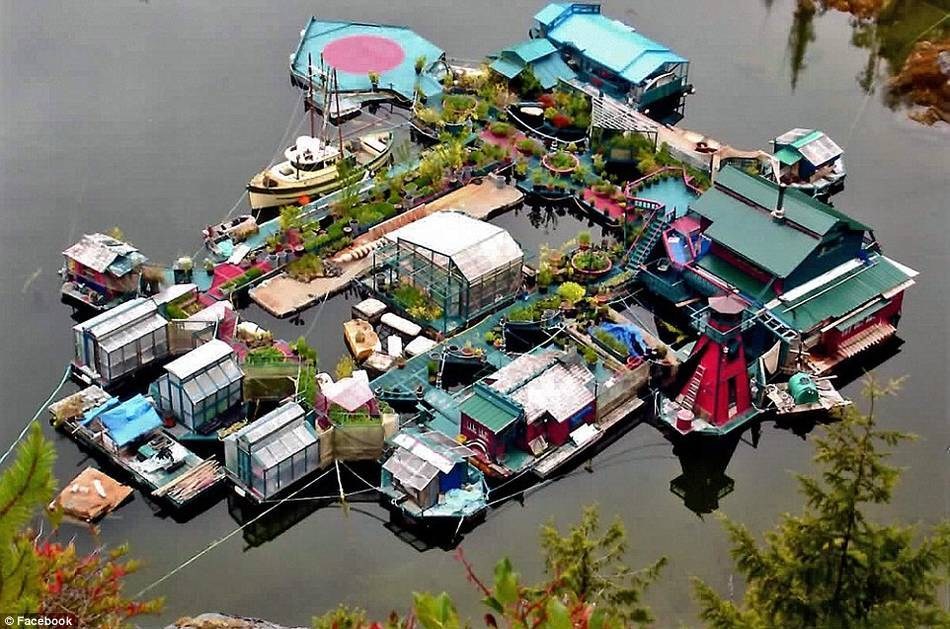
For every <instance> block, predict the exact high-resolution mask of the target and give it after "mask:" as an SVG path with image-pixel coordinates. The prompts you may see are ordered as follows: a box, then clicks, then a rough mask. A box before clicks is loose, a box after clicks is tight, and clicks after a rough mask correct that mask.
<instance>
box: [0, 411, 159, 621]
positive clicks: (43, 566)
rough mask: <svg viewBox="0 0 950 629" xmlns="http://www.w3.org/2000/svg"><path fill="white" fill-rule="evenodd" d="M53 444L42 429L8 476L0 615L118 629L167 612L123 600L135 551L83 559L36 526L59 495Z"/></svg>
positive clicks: (3, 497) (2, 493)
mask: <svg viewBox="0 0 950 629" xmlns="http://www.w3.org/2000/svg"><path fill="white" fill-rule="evenodd" d="M55 460H56V455H55V451H54V449H53V444H52V443H50V442H49V441H48V440H47V439H46V438H45V437H44V436H43V430H42V429H41V428H40V425H39V424H38V423H35V422H34V424H33V426H32V427H31V428H30V431H29V433H28V434H27V437H26V438H25V439H24V441H23V442H22V443H21V444H20V445H19V447H18V449H17V456H16V460H15V461H14V463H13V464H12V465H11V466H10V467H9V468H7V469H6V470H5V471H4V472H3V474H2V475H0V613H3V614H33V613H41V614H48V613H53V612H55V613H69V614H72V615H73V616H75V618H76V620H77V623H78V625H79V626H80V627H103V628H117V627H124V626H127V621H128V620H130V619H132V618H134V617H136V616H140V615H143V614H151V613H155V612H157V611H158V609H159V608H160V607H161V600H158V599H156V600H149V601H135V600H132V599H129V598H128V597H126V596H124V595H123V594H122V585H123V580H124V577H125V576H126V575H128V574H130V573H132V572H134V571H135V570H136V569H137V568H138V563H137V562H136V561H134V560H129V559H126V558H125V556H126V552H127V548H126V547H125V546H120V547H118V548H115V549H113V550H111V551H105V550H103V549H97V550H94V551H93V552H91V553H89V554H82V553H79V552H78V551H77V549H76V546H75V545H74V544H73V542H69V543H66V544H62V543H58V542H55V541H52V540H53V538H54V536H55V534H56V525H57V524H58V520H59V513H58V512H54V513H53V514H52V516H53V517H51V520H52V523H53V531H52V532H51V533H50V534H48V535H37V534H36V533H34V532H33V531H32V530H31V529H30V528H29V524H30V521H31V520H32V519H33V518H34V517H35V516H36V514H37V511H38V510H39V509H41V508H42V507H43V506H45V505H46V504H48V503H49V501H50V499H51V498H52V496H53V492H54V491H55V488H56V483H55V480H54V478H53V463H54V462H55Z"/></svg>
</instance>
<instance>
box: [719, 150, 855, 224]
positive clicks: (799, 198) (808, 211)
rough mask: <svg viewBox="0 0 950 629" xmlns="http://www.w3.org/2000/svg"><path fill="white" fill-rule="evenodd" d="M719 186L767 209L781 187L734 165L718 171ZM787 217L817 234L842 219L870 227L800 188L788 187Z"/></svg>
mask: <svg viewBox="0 0 950 629" xmlns="http://www.w3.org/2000/svg"><path fill="white" fill-rule="evenodd" d="M716 185H717V186H720V187H723V188H728V189H729V190H732V191H733V192H734V193H736V194H738V195H740V196H743V197H745V198H746V199H748V200H749V201H751V202H753V203H755V204H756V205H758V206H760V207H763V208H765V209H768V210H772V209H774V208H775V206H776V204H777V203H778V189H779V186H778V184H777V183H775V182H774V181H770V180H768V179H765V178H764V177H756V176H754V175H750V174H748V173H746V172H744V171H742V170H740V169H738V168H736V167H735V166H726V167H725V168H723V169H722V170H720V171H719V172H718V173H717V174H716ZM782 207H783V209H784V210H785V219H786V220H790V221H792V222H793V223H796V224H798V225H801V226H802V227H804V228H805V229H807V230H809V231H813V232H815V233H816V234H826V233H828V231H829V230H831V228H832V227H834V226H835V224H836V223H838V222H842V223H844V224H845V225H847V226H848V227H849V228H850V229H855V230H868V229H870V227H868V226H867V225H865V224H864V223H862V222H860V221H858V220H855V219H854V218H852V217H850V216H848V215H847V214H845V213H844V212H842V211H840V210H838V209H836V208H834V207H832V206H830V205H828V204H827V203H823V202H822V201H819V200H818V199H815V198H813V197H810V196H808V195H807V194H805V193H804V192H802V191H801V190H797V189H795V188H786V190H785V198H784V200H783V201H782Z"/></svg>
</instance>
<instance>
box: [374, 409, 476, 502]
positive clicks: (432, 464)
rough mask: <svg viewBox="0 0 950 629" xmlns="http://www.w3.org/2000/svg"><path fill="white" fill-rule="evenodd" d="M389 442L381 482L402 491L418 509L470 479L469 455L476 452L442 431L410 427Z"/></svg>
mask: <svg viewBox="0 0 950 629" xmlns="http://www.w3.org/2000/svg"><path fill="white" fill-rule="evenodd" d="M392 443H393V445H394V446H395V449H394V450H393V452H392V454H391V455H390V457H389V458H388V459H387V460H386V462H385V463H383V479H382V484H383V486H384V487H385V486H386V485H391V486H392V487H393V488H394V489H396V490H400V491H402V492H403V493H404V494H405V495H407V496H408V497H409V498H410V499H411V500H412V501H413V502H414V503H416V505H417V506H418V507H419V508H420V509H423V510H424V509H428V508H429V507H431V506H433V505H435V504H436V503H437V502H438V500H439V494H441V493H445V492H448V491H451V490H453V489H458V488H459V487H461V486H462V485H464V484H465V483H468V482H469V469H468V459H469V458H470V457H472V456H474V455H475V453H474V452H473V451H472V450H471V449H470V448H467V447H466V446H464V445H461V444H460V443H457V442H456V441H454V440H452V439H451V438H449V437H447V436H445V435H443V434H442V433H439V432H436V431H430V430H424V429H420V428H416V427H410V428H406V429H404V430H402V431H400V432H399V433H397V434H396V435H394V436H393V438H392Z"/></svg>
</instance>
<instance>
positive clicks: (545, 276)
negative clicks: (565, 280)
mask: <svg viewBox="0 0 950 629" xmlns="http://www.w3.org/2000/svg"><path fill="white" fill-rule="evenodd" d="M553 280H554V274H553V273H552V272H551V269H550V268H548V267H547V266H542V267H541V270H539V271H538V292H539V293H541V294H542V295H545V294H547V292H548V287H549V286H551V282H552V281H553Z"/></svg>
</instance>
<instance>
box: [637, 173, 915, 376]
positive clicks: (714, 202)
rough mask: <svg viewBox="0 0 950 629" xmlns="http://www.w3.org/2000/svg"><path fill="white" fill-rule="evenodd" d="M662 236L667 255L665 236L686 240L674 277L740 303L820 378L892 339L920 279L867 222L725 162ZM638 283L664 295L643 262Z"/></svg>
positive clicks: (748, 320) (750, 322)
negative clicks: (884, 247) (888, 251)
mask: <svg viewBox="0 0 950 629" xmlns="http://www.w3.org/2000/svg"><path fill="white" fill-rule="evenodd" d="M664 237H665V238H666V239H667V241H666V242H667V248H668V250H669V244H670V240H671V239H672V240H673V241H674V242H683V241H684V240H685V241H688V242H689V243H690V244H689V246H688V247H687V248H686V249H685V251H686V252H687V253H686V258H687V259H686V261H685V262H679V263H671V266H674V267H676V269H675V270H674V272H673V273H674V277H673V278H672V279H673V280H675V279H676V278H679V277H681V278H682V279H683V280H684V281H685V283H686V284H688V285H689V286H690V287H691V288H692V290H693V291H695V293H698V294H699V296H702V297H711V296H714V295H722V294H733V295H736V296H738V297H740V298H741V299H742V300H743V301H745V302H746V303H747V304H748V306H747V310H746V316H745V319H744V323H743V325H744V326H745V328H746V329H751V328H752V327H753V326H754V325H755V324H757V323H762V324H763V325H764V327H765V328H767V329H768V330H770V331H771V332H772V333H773V334H774V335H775V336H777V337H779V338H780V339H781V340H782V341H784V342H785V343H786V344H788V345H796V346H797V347H798V349H799V350H801V354H803V355H806V356H807V358H808V360H810V362H811V364H812V367H813V369H814V370H815V371H816V372H824V371H827V370H828V369H830V368H831V367H833V366H834V365H836V364H837V363H839V362H841V361H842V360H844V359H846V358H850V357H852V356H854V355H856V354H858V353H860V352H861V351H863V350H864V349H867V348H868V347H870V346H872V345H875V344H877V343H879V342H881V341H883V340H885V339H886V338H889V337H891V336H893V335H894V334H895V333H896V326H897V321H898V319H899V318H900V312H901V306H902V301H903V292H904V290H906V289H907V288H909V287H910V286H912V285H913V284H914V278H915V277H916V275H917V272H916V271H914V270H913V269H910V268H908V267H906V266H904V265H902V264H900V263H898V262H895V261H894V260H891V259H890V258H888V257H886V256H884V255H883V254H882V253H881V251H880V247H879V245H878V244H877V242H876V241H875V239H874V236H873V232H872V231H871V228H870V227H868V226H867V225H865V224H863V223H861V222H860V221H858V220H855V219H854V218H851V217H850V216H848V215H847V214H844V213H843V212H841V211H840V210H837V209H835V208H833V207H831V206H830V205H827V204H825V203H823V202H821V201H818V200H816V199H814V198H812V197H810V196H808V195H807V194H805V193H803V192H801V191H799V190H796V189H793V188H787V187H785V186H781V187H780V186H779V185H778V184H776V183H774V182H772V181H769V180H766V179H764V178H762V177H756V176H753V175H749V174H747V173H745V172H743V171H741V170H739V169H736V168H734V167H731V166H726V167H725V168H723V169H722V170H721V171H719V173H717V175H716V179H715V183H714V185H713V187H712V188H710V189H709V190H707V191H706V192H705V193H704V194H703V195H702V196H700V197H699V198H698V199H696V200H695V201H694V202H693V203H692V204H691V205H690V207H689V212H688V214H687V215H686V216H684V217H682V218H679V219H676V220H674V221H673V222H672V223H671V224H670V226H669V228H668V229H667V230H666V233H665V236H664ZM644 281H645V282H646V284H647V286H648V287H650V288H652V289H654V290H656V292H659V293H660V294H663V290H662V289H663V286H662V285H661V283H662V282H663V277H662V276H661V275H660V274H658V273H656V272H653V271H651V270H650V268H649V266H648V267H647V270H646V272H645V274H644ZM667 281H668V282H669V281H671V280H670V278H667ZM651 284H652V285H651ZM698 321H699V319H697V322H698ZM791 354H794V355H795V356H798V355H799V353H797V352H793V353H791Z"/></svg>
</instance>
